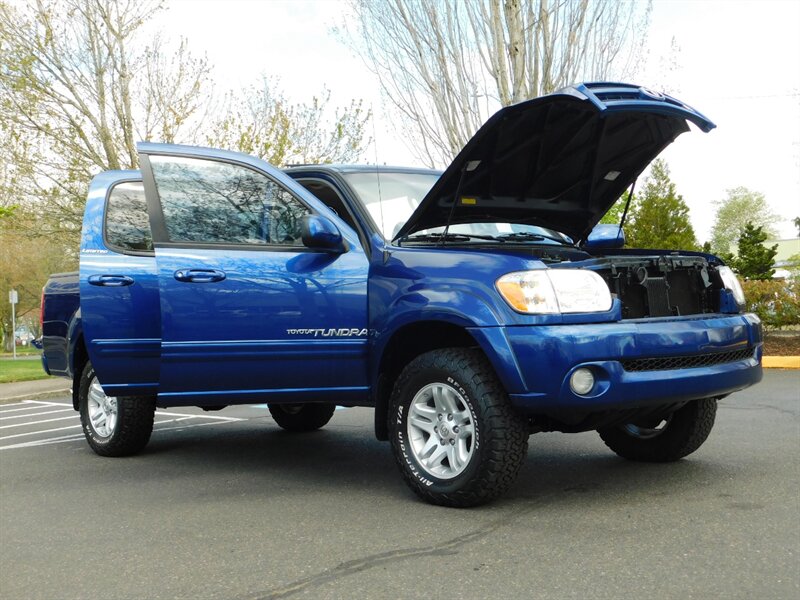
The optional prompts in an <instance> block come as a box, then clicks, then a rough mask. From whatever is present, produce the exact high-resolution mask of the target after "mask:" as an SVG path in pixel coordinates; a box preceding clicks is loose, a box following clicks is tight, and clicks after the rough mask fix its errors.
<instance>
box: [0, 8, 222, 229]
mask: <svg viewBox="0 0 800 600" xmlns="http://www.w3.org/2000/svg"><path fill="white" fill-rule="evenodd" d="M161 8H162V7H161V4H160V2H139V1H138V0H119V1H115V0H36V2H35V3H31V4H29V5H24V4H23V6H22V7H19V8H18V7H16V6H14V7H12V6H11V5H9V4H5V3H2V2H0V48H1V49H2V54H3V66H2V69H0V97H2V100H1V101H2V106H1V107H0V108H1V109H2V110H1V111H0V130H1V131H3V132H6V134H8V132H12V133H13V135H15V136H17V139H16V140H15V141H16V146H15V147H13V148H12V149H7V150H5V151H4V153H5V154H6V156H3V158H4V160H8V161H10V164H12V165H14V168H13V169H12V170H13V171H14V174H15V175H19V174H24V170H25V169H29V170H30V171H31V172H30V173H27V174H25V175H27V176H25V177H23V178H22V179H21V180H19V181H17V182H16V185H15V186H13V188H12V189H11V190H8V189H6V190H4V193H9V192H10V193H13V194H15V195H16V196H17V197H23V198H24V197H25V196H26V195H28V196H29V195H33V196H34V197H35V198H36V199H39V200H42V199H46V200H47V203H48V210H47V215H48V216H51V217H52V218H51V219H48V220H46V221H44V222H37V226H36V230H37V232H38V233H45V234H52V233H64V232H66V233H67V236H68V237H71V238H72V239H73V240H74V239H75V238H76V237H77V234H78V232H79V230H80V224H81V218H82V212H83V203H84V196H85V193H86V185H87V183H88V181H89V179H91V177H92V176H93V175H94V174H96V173H97V172H99V171H102V170H108V169H129V168H135V167H136V165H137V154H136V145H135V142H136V140H137V139H158V140H163V141H179V140H180V139H181V138H182V134H183V133H184V132H186V133H187V135H189V134H190V132H191V128H192V120H193V119H194V118H195V117H198V116H200V113H201V106H200V103H201V102H203V100H204V94H203V93H201V92H203V91H204V89H205V87H206V84H207V82H208V66H207V64H206V61H205V60H203V59H196V58H194V57H193V56H192V55H191V54H190V52H189V51H188V48H187V46H186V44H185V43H181V44H180V45H179V46H178V47H177V48H174V47H170V48H167V47H165V45H164V44H162V43H161V40H160V39H159V38H158V37H155V38H145V37H144V34H143V32H142V29H143V25H144V24H145V22H146V21H147V20H148V19H149V18H150V17H151V16H152V15H153V14H154V13H156V12H158V11H159V10H160V9H161ZM48 223H49V224H51V228H50V231H48V230H47V227H46V225H47V224H48Z"/></svg>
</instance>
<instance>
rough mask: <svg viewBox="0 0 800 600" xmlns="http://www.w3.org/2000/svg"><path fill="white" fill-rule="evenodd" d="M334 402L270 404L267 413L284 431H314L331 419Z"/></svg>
mask: <svg viewBox="0 0 800 600" xmlns="http://www.w3.org/2000/svg"><path fill="white" fill-rule="evenodd" d="M335 410H336V405H335V404H326V403H320V404H317V403H307V404H270V405H269V414H271V415H272V418H273V419H275V422H276V423H277V424H278V425H279V426H280V427H281V428H283V429H285V430H286V431H291V432H293V433H302V432H304V431H314V430H316V429H319V428H321V427H324V426H325V425H327V423H328V421H330V420H331V417H332V416H333V412H334V411H335Z"/></svg>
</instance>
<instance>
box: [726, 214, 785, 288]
mask: <svg viewBox="0 0 800 600" xmlns="http://www.w3.org/2000/svg"><path fill="white" fill-rule="evenodd" d="M766 239H767V234H766V233H765V232H764V229H763V227H756V226H754V225H753V223H752V222H750V221H748V222H747V223H746V224H745V226H744V230H743V231H742V235H740V236H739V255H738V256H737V257H736V258H735V259H734V261H733V268H734V269H735V270H736V271H737V272H738V273H739V275H741V276H742V277H744V278H745V279H762V280H766V279H772V276H773V275H774V274H775V269H773V268H772V265H773V264H775V255H776V254H777V253H778V245H777V244H775V245H774V246H772V247H771V248H769V247H767V246H765V245H764V242H765V241H766Z"/></svg>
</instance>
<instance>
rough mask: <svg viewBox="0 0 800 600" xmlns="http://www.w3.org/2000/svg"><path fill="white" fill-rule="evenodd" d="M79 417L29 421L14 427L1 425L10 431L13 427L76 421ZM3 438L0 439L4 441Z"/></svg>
mask: <svg viewBox="0 0 800 600" xmlns="http://www.w3.org/2000/svg"><path fill="white" fill-rule="evenodd" d="M76 418H77V417H76V416H75V415H70V416H68V417H59V418H57V419H42V420H41V421H28V422H27V423H14V424H13V425H0V429H10V428H11V427H28V426H30V425H38V424H39V423H52V422H53V421H67V420H72V421H74V420H75V419H76ZM2 439H3V438H0V440H2Z"/></svg>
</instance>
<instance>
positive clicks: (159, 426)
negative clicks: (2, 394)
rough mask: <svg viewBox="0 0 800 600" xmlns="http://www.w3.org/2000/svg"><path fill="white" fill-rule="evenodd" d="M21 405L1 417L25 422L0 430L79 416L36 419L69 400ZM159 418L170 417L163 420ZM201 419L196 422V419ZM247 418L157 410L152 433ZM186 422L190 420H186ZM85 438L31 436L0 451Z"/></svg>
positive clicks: (65, 408)
mask: <svg viewBox="0 0 800 600" xmlns="http://www.w3.org/2000/svg"><path fill="white" fill-rule="evenodd" d="M19 405H23V406H22V407H21V408H12V409H8V410H5V411H0V414H2V413H4V412H16V411H24V412H23V414H15V415H13V416H10V417H0V420H2V419H23V418H24V419H25V422H24V423H12V424H11V425H1V426H0V430H2V429H10V428H12V427H24V426H36V425H39V424H40V423H51V422H54V421H68V420H70V419H74V420H76V421H77V420H78V419H79V416H78V415H77V413H76V414H73V415H70V416H67V417H56V418H52V419H38V418H37V417H40V416H42V415H48V414H53V413H60V412H68V411H72V410H73V408H72V404H71V403H69V402H49V401H44V400H25V401H23V402H20V403H18V404H17V406H19ZM6 406H11V405H6ZM36 409H39V410H40V411H41V410H42V409H44V410H43V411H42V412H27V411H31V410H36ZM47 409H54V410H47ZM162 417H173V418H167V419H162ZM198 420H199V421H203V422H200V423H198V422H197V421H198ZM246 420H247V419H246V418H241V417H222V416H219V415H204V414H199V415H196V414H186V413H178V412H168V411H164V410H157V411H156V414H155V420H154V426H153V434H157V433H158V432H160V431H172V430H182V429H191V428H193V427H207V426H209V425H224V424H225V423H234V422H237V421H246ZM186 421H189V422H186ZM166 424H171V426H169V427H164V425H166ZM80 427H81V425H80V423H78V424H76V425H69V426H67V427H55V428H52V429H44V430H39V431H27V432H24V433H16V434H12V435H4V436H2V437H0V441H2V440H12V439H13V440H16V439H17V438H20V437H28V436H33V435H47V434H53V433H55V432H60V431H66V430H68V429H78V428H80ZM83 439H84V436H83V433H69V434H66V435H56V436H52V435H51V436H49V437H44V438H43V439H34V440H28V441H20V442H16V441H14V442H11V443H9V444H7V445H5V446H0V450H12V449H17V448H32V447H35V446H47V445H50V444H64V443H67V442H77V441H81V440H83Z"/></svg>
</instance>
